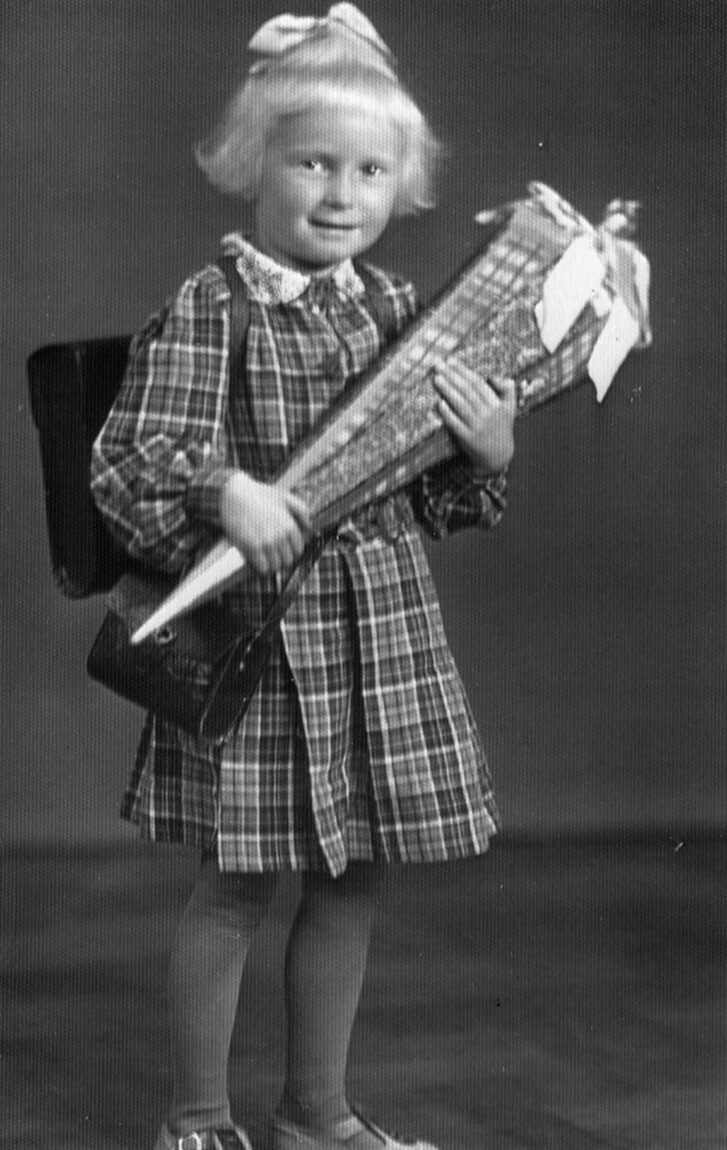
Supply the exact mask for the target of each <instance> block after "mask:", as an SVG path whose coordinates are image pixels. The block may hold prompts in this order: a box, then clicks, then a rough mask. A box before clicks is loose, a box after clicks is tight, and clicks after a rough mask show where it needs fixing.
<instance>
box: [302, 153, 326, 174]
mask: <svg viewBox="0 0 727 1150" xmlns="http://www.w3.org/2000/svg"><path fill="white" fill-rule="evenodd" d="M301 167H302V168H305V169H306V171H308V172H322V171H323V168H324V167H325V164H324V163H323V160H319V159H317V157H316V156H309V157H308V159H306V160H303V161H301Z"/></svg>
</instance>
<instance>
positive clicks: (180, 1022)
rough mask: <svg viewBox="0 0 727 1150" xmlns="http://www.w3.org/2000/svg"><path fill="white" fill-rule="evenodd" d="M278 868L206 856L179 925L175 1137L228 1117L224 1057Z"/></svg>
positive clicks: (173, 965) (174, 986)
mask: <svg viewBox="0 0 727 1150" xmlns="http://www.w3.org/2000/svg"><path fill="white" fill-rule="evenodd" d="M276 882H277V876H276V875H275V874H221V873H220V872H219V870H218V868H217V861H216V859H214V858H213V857H207V858H205V860H204V861H203V863H202V867H201V870H200V873H199V877H198V880H197V884H196V886H195V889H194V891H193V893H192V897H191V899H190V901H189V903H188V905H187V908H186V910H185V913H184V915H183V918H182V921H181V923H180V926H179V930H178V932H177V936H176V939H175V943H174V946H173V949H172V956H171V962H170V966H169V984H168V994H169V1014H170V1030H171V1042H172V1062H173V1068H174V1100H173V1104H172V1108H171V1111H170V1114H169V1119H168V1125H169V1128H170V1129H171V1131H172V1133H173V1134H175V1135H176V1136H177V1137H183V1136H184V1135H185V1134H190V1133H192V1132H193V1131H195V1130H196V1131H200V1130H204V1129H209V1128H211V1127H224V1126H229V1125H230V1122H231V1120H230V1104H229V1098H228V1090H227V1063H228V1057H229V1051H230V1041H231V1039H232V1029H233V1026H234V1022H235V1013H236V1010H237V1000H238V995H239V989H240V979H241V977H242V971H243V967H244V964H245V959H246V957H247V953H248V950H249V947H250V942H251V940H252V937H253V935H254V933H255V930H256V928H257V926H258V924H259V922H260V920H261V918H262V917H263V915H264V914H265V911H266V910H267V908H268V905H269V903H270V900H271V898H272V896H273V893H274V891H275V886H276Z"/></svg>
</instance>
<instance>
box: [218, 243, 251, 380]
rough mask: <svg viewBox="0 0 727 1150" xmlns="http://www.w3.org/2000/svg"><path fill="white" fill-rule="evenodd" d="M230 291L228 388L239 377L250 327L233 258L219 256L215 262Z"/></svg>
mask: <svg viewBox="0 0 727 1150" xmlns="http://www.w3.org/2000/svg"><path fill="white" fill-rule="evenodd" d="M217 265H218V267H219V268H220V269H221V271H222V273H223V275H224V277H225V279H226V280H227V286H228V287H229V289H230V347H229V364H230V386H231V387H232V386H234V383H235V381H236V380H237V379H238V377H239V373H240V366H241V362H240V361H241V359H242V356H243V352H244V347H245V337H246V335H247V329H248V327H249V326H250V300H249V299H248V295H247V292H246V290H245V285H244V283H243V282H242V280H241V278H240V274H239V272H238V270H237V260H236V259H235V257H234V256H220V258H219V259H218V261H217Z"/></svg>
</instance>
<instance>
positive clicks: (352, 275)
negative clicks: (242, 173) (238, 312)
mask: <svg viewBox="0 0 727 1150" xmlns="http://www.w3.org/2000/svg"><path fill="white" fill-rule="evenodd" d="M222 254H223V255H226V256H236V257H237V270H238V272H239V273H240V276H241V277H242V279H243V281H244V284H245V287H246V288H247V293H248V295H249V297H250V299H252V300H255V301H256V302H257V303H261V304H265V305H267V306H269V307H274V306H275V305H276V304H281V303H292V301H293V300H296V299H298V298H299V297H300V296H302V295H303V292H304V291H306V289H307V288H308V287H309V285H310V284H311V282H312V281H313V280H314V278H315V277H314V276H308V275H304V274H303V272H299V271H296V269H295V268H289V267H286V266H285V265H284V264H280V263H278V261H277V260H274V259H273V258H272V256H266V255H265V254H264V253H263V252H261V251H258V249H257V248H256V247H253V245H252V244H251V243H250V242H249V240H246V239H245V237H244V236H243V235H242V233H241V232H229V233H228V234H227V235H226V236H223V238H222ZM327 278H330V279H331V280H333V282H334V283H335V285H336V287H337V289H338V291H339V292H340V293H341V295H343V296H358V295H363V293H364V292H365V290H366V289H365V286H364V284H363V282H362V280H361V277H360V276H359V275H358V273H357V272H356V269H355V267H354V266H353V263H352V261H351V260H350V259H349V260H344V261H343V263H340V264H339V265H338V267H337V268H335V269H334V271H333V272H332V273H331V275H330V277H327Z"/></svg>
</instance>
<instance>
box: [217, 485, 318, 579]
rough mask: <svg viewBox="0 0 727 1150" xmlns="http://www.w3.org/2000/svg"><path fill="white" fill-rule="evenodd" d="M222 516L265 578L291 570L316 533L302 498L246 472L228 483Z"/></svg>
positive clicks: (240, 548)
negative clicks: (313, 533)
mask: <svg viewBox="0 0 727 1150" xmlns="http://www.w3.org/2000/svg"><path fill="white" fill-rule="evenodd" d="M220 515H221V518H222V526H223V528H224V530H225V534H226V535H227V537H228V539H229V540H230V542H231V543H233V544H234V545H235V547H237V549H238V551H240V553H241V554H242V555H244V557H245V559H247V561H248V562H249V563H251V564H252V566H253V567H254V568H255V570H256V571H258V572H260V574H261V575H266V574H272V573H274V572H275V571H280V570H282V569H283V568H284V567H291V566H292V565H293V564H294V563H295V561H296V560H297V559H299V558H300V556H301V555H302V553H303V549H304V548H305V544H306V537H307V535H308V534H309V533H310V532H311V530H312V527H311V522H310V519H309V516H308V512H307V510H306V508H305V506H304V504H303V503H302V502H301V500H300V499H298V498H297V497H296V496H295V495H292V494H291V493H290V492H285V491H280V490H279V489H278V488H277V487H273V486H271V485H270V484H269V483H260V482H258V480H256V479H253V478H252V477H251V476H250V475H247V474H246V473H245V472H244V471H238V472H237V473H236V474H235V475H233V476H232V478H231V479H229V480H228V482H227V483H226V484H225V486H224V488H223V490H222V498H221V503H220Z"/></svg>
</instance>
